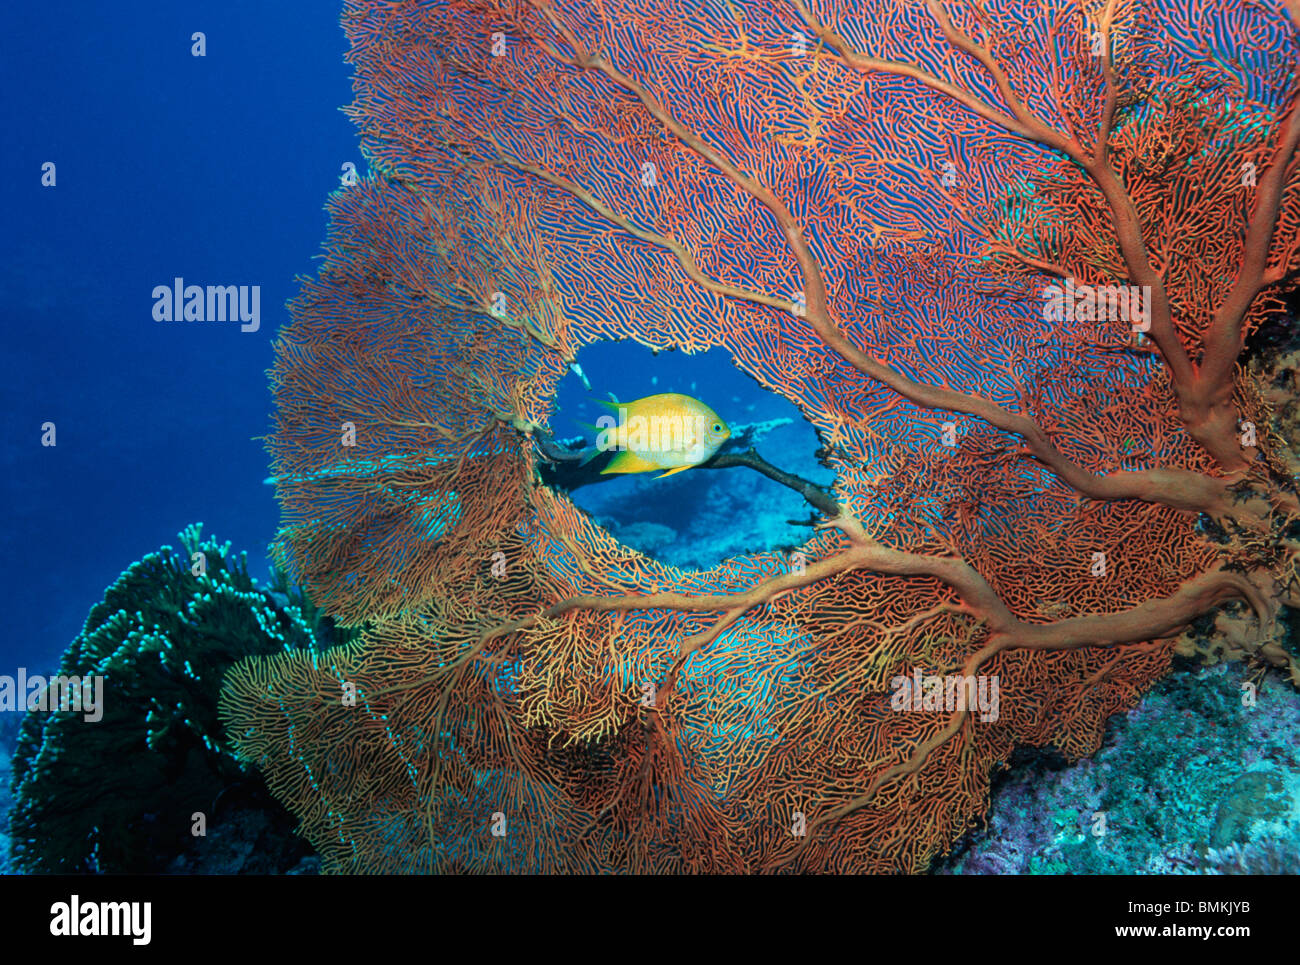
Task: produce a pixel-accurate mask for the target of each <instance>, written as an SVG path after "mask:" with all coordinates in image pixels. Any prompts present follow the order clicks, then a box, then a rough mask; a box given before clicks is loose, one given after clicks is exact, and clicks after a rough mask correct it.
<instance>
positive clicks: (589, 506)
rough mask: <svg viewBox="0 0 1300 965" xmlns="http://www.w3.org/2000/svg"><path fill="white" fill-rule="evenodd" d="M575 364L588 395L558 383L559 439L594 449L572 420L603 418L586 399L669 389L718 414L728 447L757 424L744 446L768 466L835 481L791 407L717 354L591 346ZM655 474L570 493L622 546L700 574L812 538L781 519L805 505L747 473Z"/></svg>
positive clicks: (570, 383) (590, 436) (569, 381)
mask: <svg viewBox="0 0 1300 965" xmlns="http://www.w3.org/2000/svg"><path fill="white" fill-rule="evenodd" d="M578 364H579V365H580V366H581V367H582V370H583V372H584V373H585V374H586V376H587V379H588V381H589V382H590V383H591V390H590V391H588V390H587V388H586V387H585V386H584V385H583V384H582V381H581V380H580V379H579V378H578V377H577V376H576V375H572V374H570V375H568V376H566V377H565V379H564V380H563V382H561V384H560V387H559V391H558V392H557V393H556V412H555V414H554V416H553V417H552V419H551V427H552V429H553V430H554V432H555V434H556V437H557V438H559V439H572V438H574V437H579V436H581V437H583V438H584V439H585V440H586V443H587V445H588V446H591V445H592V444H593V443H594V441H595V439H594V433H593V432H592V431H591V430H590V429H587V428H584V427H583V426H581V425H579V423H593V424H594V423H596V422H597V420H598V419H599V418H600V417H601V416H602V415H606V414H608V412H607V410H606V409H605V408H604V407H602V406H600V405H598V404H597V403H596V402H595V401H594V400H595V399H611V398H612V399H617V400H618V401H620V402H630V401H634V400H636V399H641V398H644V397H645V396H649V395H656V394H658V393H662V392H677V393H681V394H683V395H689V396H692V397H694V398H696V399H699V400H700V401H701V402H703V403H705V404H706V405H708V406H709V407H710V408H712V409H713V410H714V411H715V412H717V413H718V415H720V416H721V417H722V418H723V419H724V420H726V422H727V424H728V425H729V426H730V427H731V430H732V436H733V440H734V439H740V440H741V441H742V442H744V441H745V439H744V438H742V432H743V429H744V427H746V426H751V425H755V424H762V425H759V426H757V427H756V430H755V432H754V433H753V436H752V437H753V438H754V439H755V440H756V441H754V442H753V445H754V448H756V449H757V450H758V452H759V454H760V455H762V456H763V458H765V459H767V460H768V461H769V462H771V463H772V464H773V465H776V466H778V467H780V468H781V469H784V470H786V471H787V472H791V473H794V474H796V475H798V476H802V477H803V478H805V479H808V480H810V481H812V482H815V483H817V484H819V485H823V486H829V485H830V484H831V482H832V481H833V480H834V474H833V473H831V472H830V471H828V470H827V469H824V468H823V467H822V466H821V465H819V464H818V462H817V460H816V457H815V456H814V453H815V452H816V451H817V448H818V445H819V443H818V441H817V436H816V433H815V432H814V431H813V428H812V426H811V425H810V424H809V423H808V422H807V421H806V420H805V419H804V418H803V415H802V414H801V413H800V412H799V410H798V409H797V408H796V407H795V406H794V405H793V404H792V403H791V402H789V401H788V400H787V399H784V398H782V397H781V396H779V395H777V394H775V393H773V392H770V391H768V390H767V389H765V388H764V387H763V386H761V385H759V384H758V383H757V382H756V381H754V380H753V379H752V378H750V377H749V376H748V375H746V374H745V373H744V372H741V371H740V370H739V369H737V368H736V367H735V366H734V365H732V364H731V359H730V356H729V355H728V353H727V352H726V351H725V350H723V349H712V350H710V351H708V352H704V353H700V354H697V355H687V354H685V353H684V352H659V353H658V354H655V353H653V352H651V351H650V350H649V349H648V348H646V347H644V346H642V345H640V344H638V343H636V342H630V341H626V342H600V343H597V344H595V345H590V346H587V347H586V348H584V349H582V351H581V352H580V353H579V355H578ZM767 424H770V425H767ZM729 445H730V444H729ZM724 451H727V450H724ZM659 475H660V474H659V473H657V472H646V473H636V474H626V475H614V476H609V477H604V478H603V479H602V481H601V482H600V483H599V484H595V485H589V486H583V487H580V488H578V489H575V490H574V491H573V492H572V493H570V496H571V498H572V499H573V501H574V503H576V504H577V505H578V506H579V507H581V508H582V509H584V510H586V511H587V512H588V513H589V514H591V516H592V517H593V518H594V519H595V520H596V521H597V522H598V523H599V524H600V525H601V526H603V527H605V528H606V529H607V530H608V531H609V532H610V533H611V534H612V535H613V536H615V537H616V538H617V539H619V540H620V541H621V542H623V543H625V544H626V545H628V546H631V547H632V548H634V549H637V550H639V551H641V552H642V553H645V554H647V555H649V556H653V557H655V558H656V559H659V560H661V561H662V562H664V563H668V564H670V565H672V566H678V567H682V568H685V569H692V570H697V569H708V568H710V567H713V566H716V565H717V564H718V563H719V562H721V561H722V560H724V559H726V558H727V557H731V556H737V555H739V554H742V553H754V552H762V551H767V550H778V549H782V548H788V547H792V546H798V545H799V544H800V543H802V542H804V541H805V540H807V538H808V536H809V534H810V532H811V530H809V529H808V527H806V526H797V525H791V524H790V522H788V521H789V520H806V519H808V518H809V514H810V507H809V506H808V504H807V503H806V502H804V500H803V499H802V498H801V497H800V496H799V495H798V494H797V493H795V492H793V491H792V490H790V489H788V488H786V487H784V486H781V485H779V484H777V483H775V482H773V481H772V480H770V479H768V478H766V477H764V476H762V475H760V474H759V473H757V472H755V471H753V470H751V469H748V468H745V467H734V468H729V469H690V470H687V471H685V472H680V473H676V474H675V475H672V476H669V477H668V478H665V479H660V478H656V477H657V476H659Z"/></svg>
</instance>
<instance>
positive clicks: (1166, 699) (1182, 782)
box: [935, 663, 1300, 874]
mask: <svg viewBox="0 0 1300 965" xmlns="http://www.w3.org/2000/svg"><path fill="white" fill-rule="evenodd" d="M1252 677H1253V674H1251V673H1250V672H1249V671H1248V669H1247V668H1246V667H1245V666H1244V665H1242V664H1239V663H1232V664H1219V665H1216V666H1214V667H1211V668H1209V669H1206V670H1203V671H1200V672H1197V671H1196V669H1195V668H1192V669H1190V670H1189V669H1187V668H1184V671H1183V672H1181V673H1176V674H1174V675H1172V676H1170V677H1167V678H1165V679H1164V680H1163V681H1161V682H1160V683H1159V684H1157V685H1156V686H1155V688H1153V690H1152V691H1151V693H1150V694H1148V695H1147V696H1146V698H1144V699H1143V701H1142V703H1141V704H1139V705H1138V706H1137V707H1136V708H1134V709H1133V710H1131V711H1129V712H1127V713H1125V714H1120V715H1118V716H1116V717H1115V718H1113V719H1112V721H1111V723H1110V724H1109V726H1108V727H1107V729H1106V737H1105V739H1104V740H1103V742H1102V748H1101V750H1100V751H1099V752H1098V753H1097V754H1096V756H1095V757H1093V758H1089V759H1085V760H1082V761H1080V762H1078V763H1077V764H1075V765H1073V766H1068V765H1067V764H1066V762H1065V761H1064V760H1063V759H1061V758H1060V756H1059V755H1055V757H1053V755H1050V754H1042V753H1035V754H1032V755H1024V756H1025V757H1026V758H1031V759H1027V760H1021V761H1020V762H1019V764H1018V766H1016V767H1015V769H1014V770H1013V771H1012V772H1011V773H1010V774H1009V775H1008V777H1007V778H1006V779H1003V780H1000V781H999V780H995V782H994V791H993V801H992V805H991V808H990V811H989V815H988V819H987V822H986V824H985V827H984V828H982V829H980V830H979V831H975V832H972V833H971V834H969V835H967V836H966V838H964V839H963V840H962V841H961V842H959V844H958V845H957V847H956V848H955V849H954V851H953V854H952V855H951V856H950V857H949V858H947V859H944V860H943V861H941V862H940V863H939V865H938V867H937V868H936V869H935V870H936V871H937V872H938V873H943V874H1049V873H1059V874H1132V873H1138V874H1296V873H1297V872H1300V751H1298V750H1297V747H1296V740H1295V738H1296V734H1297V733H1298V732H1300V695H1297V693H1296V692H1295V690H1294V689H1293V688H1291V687H1290V686H1289V685H1288V683H1287V682H1286V681H1284V680H1282V679H1281V678H1280V677H1279V676H1278V675H1277V674H1274V673H1270V674H1269V676H1268V678H1267V681H1266V683H1265V684H1264V686H1263V687H1262V688H1260V690H1259V692H1258V696H1257V699H1256V700H1255V701H1251V702H1249V704H1246V703H1243V700H1242V696H1243V692H1244V687H1245V686H1246V685H1247V684H1248V683H1251V682H1252V680H1251V678H1252ZM1102 815H1104V817H1101V818H1100V820H1099V816H1102Z"/></svg>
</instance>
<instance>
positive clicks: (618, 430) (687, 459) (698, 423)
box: [591, 392, 731, 479]
mask: <svg viewBox="0 0 1300 965" xmlns="http://www.w3.org/2000/svg"><path fill="white" fill-rule="evenodd" d="M594 401H595V402H597V403H598V404H600V405H603V406H605V407H606V408H607V409H609V410H611V411H612V412H614V413H616V416H601V417H600V419H599V420H598V423H597V425H594V426H592V427H591V428H593V429H595V430H596V431H597V432H598V433H599V435H598V437H597V439H596V449H597V451H598V452H610V451H614V452H616V455H615V456H614V458H613V459H611V460H610V463H609V465H608V466H606V467H605V468H604V469H602V470H601V474H602V475H604V474H605V473H614V472H651V471H653V470H656V469H667V470H668V471H667V472H666V473H664V474H663V475H662V476H659V477H658V478H659V479H663V478H664V476H671V475H672V474H673V473H675V472H682V471H683V470H685V469H690V468H691V467H692V466H698V465H699V464H700V463H702V462H707V461H708V460H709V459H711V458H712V457H713V454H714V453H716V452H717V451H718V450H719V449H721V448H722V446H723V444H724V443H725V442H726V441H727V440H728V439H730V438H731V429H730V428H729V427H728V426H727V424H726V423H725V422H724V421H723V420H722V417H721V416H719V415H718V414H717V413H716V412H714V411H713V410H712V409H710V408H709V407H708V406H707V405H705V404H704V403H703V402H701V401H700V400H699V399H693V398H691V397H690V396H689V395H678V394H677V393H676V392H665V393H663V394H661V395H648V396H646V397H645V398H644V399H637V400H636V401H635V402H605V401H604V400H602V399H596V400H594Z"/></svg>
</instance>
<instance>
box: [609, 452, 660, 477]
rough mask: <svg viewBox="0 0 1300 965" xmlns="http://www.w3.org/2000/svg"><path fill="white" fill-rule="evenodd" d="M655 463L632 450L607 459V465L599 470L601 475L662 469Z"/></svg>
mask: <svg viewBox="0 0 1300 965" xmlns="http://www.w3.org/2000/svg"><path fill="white" fill-rule="evenodd" d="M662 468H663V466H660V465H658V464H656V463H653V462H651V461H650V460H649V459H642V458H641V457H640V456H638V455H637V454H636V453H634V452H620V453H619V454H618V455H616V456H615V457H614V458H613V459H611V460H610V461H609V465H608V466H606V467H605V468H604V469H602V470H601V471H600V474H601V475H602V476H604V475H606V474H607V473H611V472H650V471H651V470H654V469H662Z"/></svg>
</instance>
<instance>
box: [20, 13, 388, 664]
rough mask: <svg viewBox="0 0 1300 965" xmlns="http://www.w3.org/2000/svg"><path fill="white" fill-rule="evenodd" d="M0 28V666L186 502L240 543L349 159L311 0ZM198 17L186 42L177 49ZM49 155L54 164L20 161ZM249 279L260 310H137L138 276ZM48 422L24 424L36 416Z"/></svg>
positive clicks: (154, 541)
mask: <svg viewBox="0 0 1300 965" xmlns="http://www.w3.org/2000/svg"><path fill="white" fill-rule="evenodd" d="M6 14H7V15H6V17H5V29H4V30H3V31H0V84H2V85H3V90H4V92H5V93H4V96H3V98H0V130H2V131H3V132H4V149H3V150H2V151H0V165H2V166H3V167H2V170H3V178H4V184H5V185H6V188H7V190H6V197H5V202H4V209H5V210H4V214H3V216H2V220H3V223H4V227H5V230H4V233H3V238H4V241H3V244H4V251H3V257H0V313H2V322H3V325H2V327H0V330H2V331H3V340H4V342H3V349H0V374H2V375H3V378H0V413H2V414H0V418H3V430H2V431H0V505H3V509H4V523H3V525H0V589H2V590H3V595H4V598H5V600H6V601H7V604H8V605H7V607H6V611H7V612H6V614H5V632H4V633H3V634H2V635H0V673H5V674H12V673H14V672H15V668H16V667H18V666H26V667H28V668H33V669H35V668H42V669H43V668H45V667H48V666H49V665H51V664H52V663H53V662H54V661H55V660H56V659H57V657H58V654H59V653H60V652H61V651H62V650H63V649H64V648H65V647H66V646H67V645H68V643H69V642H70V641H71V640H72V638H73V637H74V636H75V635H76V633H77V632H78V631H79V630H80V628H81V625H82V623H83V621H84V620H85V616H86V612H87V610H88V609H89V608H90V606H91V605H92V604H93V603H94V602H95V601H96V600H98V599H100V597H101V596H102V594H103V590H104V588H105V587H106V586H107V585H108V584H109V583H111V582H112V581H113V579H114V578H115V577H116V576H117V575H118V574H119V573H120V572H121V571H122V569H123V568H124V567H126V566H127V565H128V564H130V563H131V562H132V561H133V560H136V559H139V558H140V556H142V555H143V554H144V553H147V552H149V551H150V550H153V549H155V548H157V547H158V546H159V545H161V544H163V543H172V544H175V543H176V533H177V531H178V530H179V529H181V528H182V527H183V526H184V525H186V524H187V523H189V522H192V521H202V522H204V523H205V524H206V529H205V532H208V533H213V534H215V535H217V536H219V537H220V538H221V539H229V540H231V541H233V543H234V544H235V547H236V548H242V549H247V550H249V555H250V558H252V559H254V560H255V563H254V571H255V572H261V573H265V565H264V563H263V561H262V558H261V554H262V553H263V552H264V550H265V545H266V542H267V540H268V539H269V538H270V536H271V535H272V534H273V531H274V527H275V524H276V518H277V509H276V505H275V501H274V498H273V493H272V490H271V488H270V487H268V486H264V485H262V480H263V478H265V477H266V476H267V475H268V471H267V459H266V454H265V452H264V451H263V448H262V444H261V442H260V441H258V440H257V439H256V438H255V437H257V436H260V435H262V434H264V433H265V432H266V431H267V427H268V425H269V419H270V411H271V397H270V393H269V391H268V388H267V383H266V375H265V371H266V369H267V368H268V367H269V366H270V365H271V362H272V348H271V343H272V340H273V338H274V335H275V332H276V330H277V328H278V327H279V326H280V325H281V324H282V323H283V322H284V321H285V320H286V317H287V313H286V311H285V308H284V303H285V301H286V299H288V298H289V297H290V296H291V295H292V293H293V290H294V286H293V280H294V276H295V275H297V274H306V273H309V272H312V271H314V270H315V262H314V261H313V256H314V255H315V254H316V253H317V252H318V251H319V250H320V244H321V241H322V239H323V238H324V236H325V226H326V219H325V214H324V211H323V204H324V202H325V199H326V197H327V196H328V194H329V192H330V191H331V190H332V189H333V188H334V187H335V186H337V184H338V177H339V174H340V173H341V172H340V167H341V165H342V164H343V163H344V162H345V161H352V162H354V163H356V164H357V165H358V167H359V168H360V170H361V171H362V172H363V173H364V171H365V165H364V163H363V160H362V158H361V155H360V152H359V150H358V149H357V138H356V136H355V133H354V131H353V128H352V126H351V124H350V123H349V122H348V120H347V118H346V117H345V116H344V115H343V114H342V112H341V111H340V110H339V108H340V107H342V106H343V105H345V104H346V103H347V102H348V101H349V100H350V97H351V68H350V67H348V65H347V64H345V63H344V62H343V55H344V53H345V51H346V47H347V45H346V40H345V38H344V36H343V32H342V30H341V28H340V27H339V24H338V6H337V5H335V4H334V3H332V2H320V0H317V2H306V0H298V2H283V0H277V2H275V3H266V2H260V0H219V2H218V0H213V2H205V3H185V4H176V3H170V2H139V0H132V2H129V3H103V2H96V3H91V2H70V0H49V2H42V3H38V4H16V5H14V6H12V7H10V8H8V9H7V11H6ZM196 30H197V31H203V32H204V33H206V35H207V56H206V57H193V56H191V54H190V47H191V39H190V37H191V34H192V33H193V32H194V31H196ZM46 161H53V162H55V163H56V164H57V178H58V183H57V186H56V187H53V188H46V187H42V186H41V165H42V164H43V163H44V162H46ZM176 276H181V277H183V278H184V279H185V280H186V282H187V283H191V284H201V285H209V284H213V285H259V286H261V315H262V324H261V329H260V331H258V332H256V333H241V332H240V331H239V326H238V325H232V324H229V323H225V324H222V323H191V324H186V323H183V322H177V323H159V322H155V321H154V320H153V318H152V314H151V313H152V307H153V300H152V295H151V292H152V290H153V288H154V286H155V285H160V284H170V283H171V280H172V279H173V278H174V277H176ZM46 421H52V422H54V423H55V424H56V426H57V433H58V436H57V438H58V445H57V446H56V447H55V448H43V447H42V446H41V424H42V423H43V422H46Z"/></svg>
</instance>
